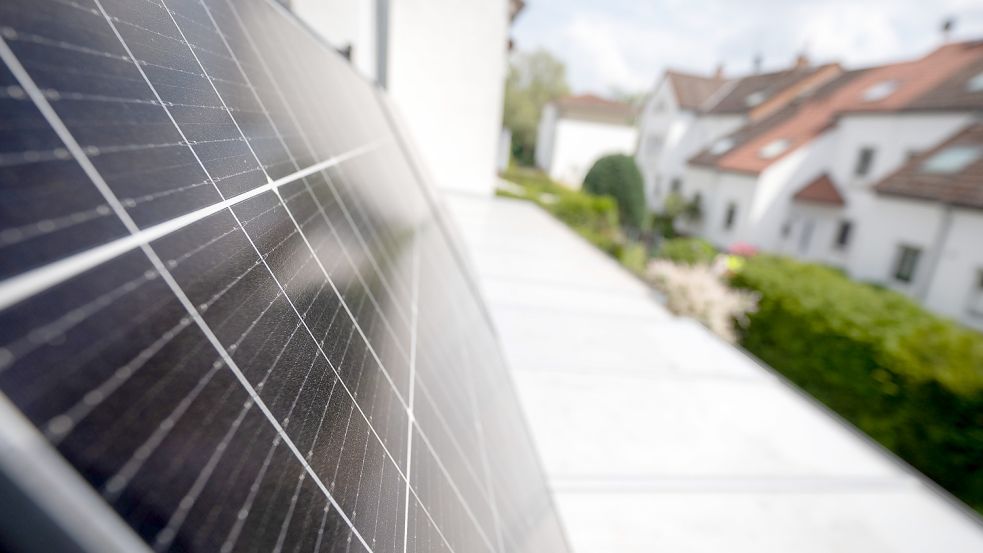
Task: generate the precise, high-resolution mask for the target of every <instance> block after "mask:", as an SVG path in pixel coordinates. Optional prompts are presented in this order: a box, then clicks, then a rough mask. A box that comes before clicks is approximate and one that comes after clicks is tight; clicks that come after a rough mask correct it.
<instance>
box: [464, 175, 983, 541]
mask: <svg viewBox="0 0 983 553" xmlns="http://www.w3.org/2000/svg"><path fill="white" fill-rule="evenodd" d="M445 202H446V204H447V207H448V208H449V211H450V212H451V214H452V218H453V220H454V223H455V224H456V226H457V227H458V230H459V231H460V236H461V237H462V242H463V243H464V244H465V246H466V248H467V250H468V252H467V253H468V256H469V257H470V258H471V261H472V264H473V266H474V269H475V272H476V274H477V277H478V281H479V287H480V288H481V289H482V292H483V294H484V296H485V300H486V302H487V304H488V307H489V310H490V312H491V315H492V318H493V320H494V322H495V325H496V327H497V331H498V334H499V338H500V340H501V343H502V346H503V348H504V350H505V353H506V356H507V358H508V359H509V361H510V363H511V370H512V376H513V378H514V381H515V385H516V388H517V390H518V393H519V396H520V401H521V402H522V405H523V407H524V409H525V414H526V417H527V419H528V421H529V424H530V425H531V428H532V433H533V436H534V439H535V441H536V443H537V447H538V449H539V453H540V456H541V458H542V461H543V464H544V467H545V471H546V474H547V479H548V481H549V485H550V486H551V488H552V491H553V493H554V497H555V501H556V504H557V506H558V508H559V511H560V515H561V517H562V519H563V522H564V524H565V527H566V531H567V535H568V537H569V540H570V543H571V546H572V548H573V551H574V552H575V553H588V552H610V551H618V552H621V553H633V552H643V551H644V552H646V553H648V552H651V551H687V552H704V551H705V552H715V553H716V552H719V551H724V550H726V551H736V552H740V551H754V552H758V553H760V552H771V551H775V552H778V551H781V552H788V551H795V552H798V553H804V552H813V551H815V552H829V551H837V552H853V551H856V552H863V553H878V552H888V551H891V552H907V551H911V552H923V551H947V552H961V551H967V552H968V551H974V552H979V551H983V525H981V524H980V521H979V519H978V518H977V517H976V515H975V514H972V513H971V512H969V511H968V510H967V509H965V508H963V507H962V505H961V504H957V503H955V502H954V501H953V500H951V499H950V498H949V496H947V495H945V494H944V493H942V492H939V491H938V490H937V489H936V488H935V487H934V486H933V485H931V484H929V483H927V482H926V480H925V479H924V478H923V477H922V476H921V475H919V474H917V473H916V472H914V471H912V470H911V469H909V468H908V467H906V466H905V465H903V464H901V463H900V462H898V461H897V460H896V459H895V458H894V457H893V456H891V455H890V454H888V453H886V452H885V451H884V450H883V449H881V448H880V447H879V446H877V445H876V444H873V443H872V442H870V441H869V440H868V439H866V438H865V437H863V436H862V435H860V434H859V433H858V432H857V431H855V430H854V429H852V427H849V426H848V425H846V424H845V423H844V422H842V421H841V420H840V419H838V418H836V417H835V416H833V415H831V414H830V413H829V412H828V411H826V410H825V409H824V408H822V407H820V406H818V405H817V404H816V403H815V402H813V401H812V400H811V399H809V398H807V397H805V396H804V395H802V394H801V393H799V392H798V391H797V390H796V389H794V388H792V387H791V386H789V385H788V384H786V383H785V382H784V381H783V380H782V379H780V378H778V377H777V376H775V375H774V374H773V373H772V372H771V371H770V370H769V369H766V368H764V367H762V366H760V365H758V364H757V363H756V362H755V361H754V360H752V359H751V358H749V357H748V356H747V355H745V354H744V353H743V352H741V351H740V350H739V349H737V348H734V347H731V346H729V345H727V344H726V343H724V342H722V341H720V340H718V339H717V338H716V337H715V336H713V335H712V334H710V333H709V332H708V331H706V330H705V329H704V328H703V327H702V326H700V325H699V324H697V323H695V322H693V321H691V320H688V319H682V318H677V317H674V316H673V315H671V314H670V313H669V312H667V311H666V309H665V308H664V307H662V305H661V304H660V303H659V301H658V300H657V299H656V298H655V297H654V296H653V294H652V292H651V291H650V290H649V289H648V287H646V286H645V285H644V284H642V283H641V282H639V281H638V280H637V279H635V278H634V277H633V276H632V275H631V274H629V273H627V272H626V271H624V270H623V269H621V268H620V266H619V265H618V264H617V263H615V262H614V261H613V260H611V259H609V258H608V257H606V256H605V255H603V254H602V253H601V252H599V251H597V250H596V249H595V248H593V247H592V246H591V245H590V244H588V243H587V242H585V241H583V240H581V239H580V238H579V237H578V236H577V235H576V234H574V233H573V232H572V231H570V230H569V229H567V228H566V227H565V226H563V225H562V224H561V223H560V222H558V221H556V220H555V219H553V218H552V217H551V216H550V215H548V214H547V213H545V212H543V211H542V210H540V209H539V208H537V207H536V206H534V205H532V204H529V203H525V202H520V201H515V200H507V199H502V198H485V197H476V196H467V195H457V194H447V195H446V196H445Z"/></svg>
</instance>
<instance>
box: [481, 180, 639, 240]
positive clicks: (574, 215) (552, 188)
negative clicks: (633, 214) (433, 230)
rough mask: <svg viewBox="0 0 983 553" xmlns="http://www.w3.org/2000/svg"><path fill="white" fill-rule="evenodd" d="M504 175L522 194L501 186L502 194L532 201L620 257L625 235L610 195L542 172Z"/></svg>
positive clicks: (616, 208) (615, 205) (499, 193)
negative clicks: (566, 183)
mask: <svg viewBox="0 0 983 553" xmlns="http://www.w3.org/2000/svg"><path fill="white" fill-rule="evenodd" d="M503 177H504V178H505V179H506V180H508V181H509V182H512V183H515V184H517V185H519V187H520V188H521V190H522V193H516V192H514V191H509V190H504V189H501V188H500V189H498V191H497V192H496V193H497V194H498V195H499V196H507V197H513V198H521V199H526V200H532V201H533V202H536V203H537V204H539V206H540V207H542V208H543V209H545V210H546V211H549V212H550V213H551V214H552V215H553V216H554V217H556V218H557V219H560V220H561V221H563V222H564V223H566V224H567V225H569V226H570V227H571V228H572V229H573V230H574V231H576V232H577V233H578V234H580V235H581V236H583V237H584V238H586V239H587V240H588V241H589V242H591V243H592V244H594V245H595V246H597V247H598V248H600V249H602V250H604V251H605V252H607V253H608V254H610V255H613V256H616V257H617V256H618V255H619V253H620V251H621V248H622V245H623V243H624V241H625V240H624V236H623V235H622V233H621V229H620V227H619V225H618V205H617V203H615V201H614V198H611V197H610V196H593V195H590V194H585V193H584V192H581V191H580V190H572V189H570V188H567V187H565V186H562V185H559V184H556V183H554V182H553V181H552V180H550V179H549V177H548V176H546V175H545V174H543V173H542V172H540V171H536V170H531V169H521V168H511V169H509V170H508V171H506V172H505V174H504V175H503Z"/></svg>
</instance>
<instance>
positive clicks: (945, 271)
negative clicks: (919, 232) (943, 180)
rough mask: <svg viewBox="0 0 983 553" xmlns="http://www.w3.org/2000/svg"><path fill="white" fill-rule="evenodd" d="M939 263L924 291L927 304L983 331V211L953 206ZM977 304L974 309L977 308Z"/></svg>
mask: <svg viewBox="0 0 983 553" xmlns="http://www.w3.org/2000/svg"><path fill="white" fill-rule="evenodd" d="M951 216H952V219H951V225H950V226H949V232H948V237H947V240H946V241H945V245H944V246H943V247H942V251H941V255H940V256H939V261H938V266H937V268H936V270H935V271H934V274H933V278H932V280H931V283H930V285H929V286H928V288H927V290H926V293H925V299H924V301H925V305H926V306H928V307H929V308H930V309H933V310H935V311H937V312H939V313H942V314H944V315H947V316H949V317H952V318H954V319H958V320H960V321H962V322H963V323H965V324H966V325H968V326H971V327H974V328H976V329H978V330H983V311H980V310H979V309H980V308H981V307H983V301H980V300H979V299H978V294H980V291H979V284H980V272H981V271H983V246H981V244H980V240H981V239H983V210H969V209H954V210H953V211H952V213H951ZM974 306H975V309H974Z"/></svg>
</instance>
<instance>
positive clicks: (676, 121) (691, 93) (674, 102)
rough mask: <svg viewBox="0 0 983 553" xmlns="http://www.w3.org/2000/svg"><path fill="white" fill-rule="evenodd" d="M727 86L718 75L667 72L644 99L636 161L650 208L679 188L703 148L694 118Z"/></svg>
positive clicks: (701, 137) (703, 141) (653, 207)
mask: <svg viewBox="0 0 983 553" xmlns="http://www.w3.org/2000/svg"><path fill="white" fill-rule="evenodd" d="M727 84H728V81H727V80H726V79H724V78H723V76H722V75H721V74H720V72H718V73H717V74H716V75H714V76H712V77H704V76H701V75H692V74H687V73H682V72H679V71H666V72H665V74H664V75H663V77H662V78H661V79H660V80H659V82H658V83H657V84H656V86H655V89H654V90H653V91H652V93H651V94H649V95H648V97H647V98H646V99H645V102H644V104H643V105H642V109H641V111H640V113H639V115H638V135H639V137H638V148H637V150H636V152H635V160H636V162H637V164H638V167H639V170H640V171H641V173H642V177H643V179H644V182H645V197H646V199H647V200H648V204H649V207H650V208H651V209H655V208H656V207H657V206H658V205H661V202H662V200H663V199H664V197H665V195H666V194H668V192H669V191H670V190H672V189H673V188H674V187H676V186H678V183H679V179H681V178H682V176H683V172H684V171H685V167H686V160H687V159H689V157H690V156H692V155H693V154H694V153H696V152H697V151H699V150H700V149H702V148H703V147H704V146H705V144H706V139H705V138H704V137H703V135H702V133H701V132H700V130H699V129H698V128H697V125H696V122H697V117H698V115H699V112H700V109H701V107H702V106H703V105H704V104H705V103H706V102H707V101H708V100H709V99H710V98H712V97H713V96H714V94H717V93H719V92H720V91H721V90H722V89H723V88H724V87H726V86H727Z"/></svg>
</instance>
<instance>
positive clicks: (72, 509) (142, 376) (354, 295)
mask: <svg viewBox="0 0 983 553" xmlns="http://www.w3.org/2000/svg"><path fill="white" fill-rule="evenodd" d="M0 59H2V62H3V63H2V64H0V112H2V114H3V117H2V120H0V184H2V187H3V194H2V196H0V213H2V223H0V224H2V228H0V391H2V396H0V446H3V447H0V469H3V470H2V471H0V476H2V478H0V489H4V490H7V489H8V488H7V487H5V486H6V484H5V483H7V482H10V483H12V488H11V489H13V488H17V489H18V490H19V492H18V493H20V494H22V495H23V497H24V498H25V499H23V501H21V500H16V499H15V495H13V494H11V495H7V496H5V497H6V498H7V499H5V500H4V501H3V503H4V505H3V508H4V515H5V516H4V517H3V520H2V521H0V548H5V549H13V548H14V547H17V548H23V547H27V548H34V549H37V550H44V549H45V548H44V547H43V546H42V545H40V544H42V543H53V542H51V540H54V539H55V538H56V537H57V536H56V534H58V532H62V531H63V532H64V533H65V535H66V536H67V538H66V540H67V542H71V543H73V544H74V545H75V546H76V547H77V548H78V549H80V550H102V551H109V550H113V549H116V550H133V547H134V545H133V544H134V543H141V544H143V545H141V546H140V547H144V546H145V548H146V549H152V550H155V551H209V552H212V551H221V552H227V551H293V552H300V551H372V552H389V551H403V552H425V551H448V552H453V553H464V552H471V551H492V552H496V553H502V552H505V551H510V552H511V551H564V550H565V541H564V538H563V534H562V530H561V528H560V525H559V522H558V519H557V515H556V513H555V511H554V509H553V506H552V504H551V501H550V498H549V494H548V492H547V489H546V486H545V482H544V479H543V477H542V473H541V472H540V468H539V464H538V460H537V458H536V456H535V453H534V450H533V448H532V445H531V441H530V439H529V436H528V434H527V430H526V427H525V425H524V421H523V420H522V417H521V412H520V409H519V406H518V404H517V402H516V398H515V396H514V393H513V390H512V388H511V383H510V380H509V377H508V374H507V372H506V369H505V364H504V360H503V358H502V356H501V353H500V351H499V348H498V344H497V340H496V338H495V335H494V333H493V330H492V327H491V325H490V322H489V319H488V318H487V315H486V313H485V311H484V308H483V306H482V304H481V301H480V298H479V297H478V296H477V295H476V291H475V288H474V284H473V281H472V280H471V279H470V276H469V274H468V272H467V269H466V266H465V265H464V264H462V259H461V254H460V252H459V251H458V250H457V248H456V243H455V240H454V237H453V235H452V233H451V229H449V227H448V226H447V225H446V224H445V222H444V220H443V216H442V214H441V211H440V209H439V206H438V204H437V202H436V201H435V199H434V196H433V195H432V192H431V190H430V188H429V186H428V184H427V183H426V182H424V179H423V177H422V176H421V171H420V170H419V167H418V166H417V162H416V159H415V158H414V156H413V155H412V153H411V150H412V148H411V145H410V144H409V143H408V142H407V140H406V137H405V135H404V133H403V131H402V128H401V126H400V125H399V124H398V122H397V121H396V120H395V119H394V117H393V113H392V110H391V109H390V106H389V105H388V100H387V99H386V98H385V97H384V95H383V94H381V93H380V92H379V91H377V90H376V89H374V88H373V87H372V86H371V85H370V84H368V83H366V82H364V81H363V80H361V79H360V78H358V77H357V76H356V75H355V74H354V72H353V71H352V70H351V69H350V67H349V66H348V65H347V63H346V62H345V60H344V59H343V58H342V57H341V56H339V55H338V54H336V53H335V52H333V51H331V50H330V49H329V48H327V47H326V46H325V45H324V44H322V43H321V42H319V41H318V40H317V39H316V38H315V37H314V36H312V35H311V34H309V33H308V32H307V31H306V30H305V29H304V28H303V27H302V26H301V25H300V24H298V23H297V22H296V21H295V20H294V19H292V17H291V16H290V14H288V13H287V12H285V10H283V8H282V7H280V6H279V5H277V4H276V3H275V2H273V1H271V0H6V1H5V2H3V3H2V4H0ZM39 437H43V440H41V439H38V438H39ZM25 444H28V445H25ZM30 444H33V445H30ZM38 444H40V445H38ZM54 452H57V453H56V454H54ZM66 462H67V464H66ZM63 465H64V466H63ZM79 484H81V485H79ZM16 497H20V495H17V496H16ZM78 505H83V506H85V507H77V506H78ZM105 507H108V509H106V508H105ZM35 509H37V510H38V511H39V512H40V513H41V515H39V516H34V515H32V514H31V513H33V512H34V510H35ZM66 513H67V514H66ZM31 517H33V518H31ZM24 520H30V521H32V525H33V526H32V527H31V528H25V527H23V526H18V524H19V522H23V521H24ZM120 522H122V523H123V524H119V523H120ZM46 524H50V528H51V530H50V532H42V531H41V529H44V528H48V526H45V525H46ZM32 533H33V535H32ZM40 534H44V535H40ZM134 537H137V538H139V541H134V540H133V539H132V538H134ZM46 540H47V541H46Z"/></svg>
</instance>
